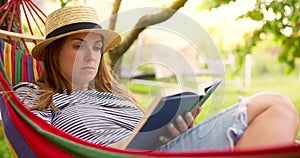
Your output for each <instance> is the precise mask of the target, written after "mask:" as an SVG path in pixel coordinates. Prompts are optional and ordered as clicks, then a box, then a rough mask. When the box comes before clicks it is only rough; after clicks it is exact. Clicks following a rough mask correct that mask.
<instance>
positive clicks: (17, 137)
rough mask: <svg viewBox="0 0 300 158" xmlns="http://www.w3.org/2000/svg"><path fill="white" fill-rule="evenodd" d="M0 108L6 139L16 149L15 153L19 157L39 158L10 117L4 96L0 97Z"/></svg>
mask: <svg viewBox="0 0 300 158" xmlns="http://www.w3.org/2000/svg"><path fill="white" fill-rule="evenodd" d="M0 108H1V109H2V110H1V114H2V122H3V124H4V125H5V126H4V132H5V135H6V138H7V139H8V140H9V142H10V144H11V145H12V147H13V148H14V151H15V152H16V154H17V155H18V156H19V157H23V156H24V157H25V156H28V157H37V156H36V155H35V154H34V152H33V151H32V150H31V149H30V148H29V146H28V144H27V143H26V142H25V140H24V138H23V137H22V135H21V134H20V132H19V131H18V130H17V127H16V126H15V125H14V123H13V122H12V120H11V119H10V116H9V114H8V111H7V108H6V107H5V102H4V99H3V96H1V95H0Z"/></svg>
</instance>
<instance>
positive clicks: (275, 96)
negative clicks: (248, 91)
mask: <svg viewBox="0 0 300 158" xmlns="http://www.w3.org/2000/svg"><path fill="white" fill-rule="evenodd" d="M268 109H272V111H273V112H274V115H278V116H279V115H280V116H284V117H285V119H287V120H290V121H293V122H295V125H297V126H298V124H299V119H298V113H297V110H296V108H295V106H294V104H293V102H292V101H291V100H290V99H289V98H288V97H287V96H285V95H283V94H280V93H276V92H260V93H257V94H255V95H253V96H251V97H250V98H249V103H248V115H249V116H248V119H249V120H250V121H251V120H252V119H254V118H255V117H256V116H258V115H259V114H261V113H263V112H264V111H265V110H268ZM249 117H250V118H249Z"/></svg>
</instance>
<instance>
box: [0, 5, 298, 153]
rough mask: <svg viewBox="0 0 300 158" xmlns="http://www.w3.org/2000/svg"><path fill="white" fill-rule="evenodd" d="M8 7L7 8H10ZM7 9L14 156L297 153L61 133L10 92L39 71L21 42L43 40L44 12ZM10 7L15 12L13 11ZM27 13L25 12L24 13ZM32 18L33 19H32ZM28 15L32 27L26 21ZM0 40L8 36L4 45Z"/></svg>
mask: <svg viewBox="0 0 300 158" xmlns="http://www.w3.org/2000/svg"><path fill="white" fill-rule="evenodd" d="M11 9H12V10H11ZM10 10H11V13H12V14H11V17H10V18H9V24H8V29H7V30H6V31H4V30H0V58H1V59H0V72H1V73H0V90H1V92H2V94H0V109H1V110H0V111H1V116H2V119H3V120H2V122H3V127H4V131H5V135H6V137H7V139H8V142H9V146H10V147H11V151H12V154H13V156H14V157H18V156H19V157H91V158H92V157H119V158H127V157H128V158H129V157H235V156H236V157H252V156H253V157H256V156H261V157H262V156H300V147H297V146H287V147H281V148H271V149H261V150H241V151H234V152H230V151H193V152H191V151H189V152H148V151H134V150H119V149H114V148H110V147H105V146H102V145H97V144H92V143H89V142H86V141H83V140H81V139H79V138H76V137H74V136H72V135H70V134H68V133H65V132H63V131H61V130H59V129H57V128H56V127H54V126H52V125H51V124H48V123H47V122H46V121H44V120H42V119H41V118H40V117H38V116H37V115H35V114H33V113H32V112H31V111H30V110H29V109H27V108H26V107H25V105H24V104H23V103H22V102H21V101H20V100H19V99H18V98H17V97H16V95H14V93H12V87H13V86H14V85H15V84H17V83H19V82H21V81H29V82H30V81H33V80H35V79H37V78H38V77H39V76H40V75H41V74H42V63H41V62H39V61H37V60H35V59H33V58H32V56H31V54H30V51H29V49H28V47H27V45H26V42H33V43H34V44H36V43H37V42H38V41H39V40H42V39H43V38H40V37H38V35H35V34H34V28H33V27H34V26H35V25H36V28H37V30H38V31H39V35H40V36H43V32H42V31H41V27H40V26H39V21H40V22H41V23H42V24H45V22H44V20H43V19H44V18H45V17H46V15H45V14H44V13H43V12H42V11H41V10H40V9H39V8H38V7H37V6H36V5H35V4H34V3H33V2H32V0H10V1H8V2H7V3H5V4H4V5H3V6H1V7H0V13H3V16H2V17H1V19H0V25H1V24H2V23H3V21H4V19H5V17H6V16H7V15H8V12H9V11H10ZM15 10H16V11H15ZM22 13H23V14H24V15H25V19H26V22H27V26H28V28H29V32H30V34H31V35H30V36H28V35H26V36H25V35H24V32H23V31H24V29H23V28H22V26H23V25H22V17H21V15H23V14H22ZM27 13H29V14H27ZM14 14H17V18H18V22H19V24H20V27H21V28H20V32H18V33H13V32H11V28H12V21H13V18H14ZM35 16H36V17H38V18H35ZM30 19H32V20H33V21H34V23H35V25H31V24H30ZM1 38H6V39H8V40H9V41H10V42H11V43H10V44H8V43H7V42H5V41H4V40H1ZM14 41H22V43H23V45H24V46H25V48H26V51H27V52H22V51H21V50H20V49H18V48H17V46H16V44H15V42H14Z"/></svg>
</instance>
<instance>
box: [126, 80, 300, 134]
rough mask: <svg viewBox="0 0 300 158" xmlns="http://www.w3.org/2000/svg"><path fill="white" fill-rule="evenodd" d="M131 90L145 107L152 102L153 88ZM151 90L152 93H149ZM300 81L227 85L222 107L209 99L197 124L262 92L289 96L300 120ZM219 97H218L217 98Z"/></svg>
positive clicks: (132, 86) (197, 119) (139, 86)
mask: <svg viewBox="0 0 300 158" xmlns="http://www.w3.org/2000/svg"><path fill="white" fill-rule="evenodd" d="M129 89H130V90H132V91H133V92H136V94H137V95H136V97H137V99H138V100H139V101H140V102H141V104H143V105H148V104H149V103H150V102H151V98H152V95H153V89H155V88H153V86H150V87H149V86H148V87H147V86H145V85H129ZM149 89H150V92H149ZM299 89H300V81H299V80H298V79H297V78H295V77H287V76H283V77H272V76H265V77H260V78H253V79H252V82H251V86H250V87H249V88H246V87H244V88H242V89H240V88H238V86H235V85H229V84H228V85H226V86H225V93H224V95H220V96H221V99H222V101H224V103H223V102H220V103H223V104H222V105H213V104H212V103H216V102H217V103H218V101H216V98H214V96H212V97H211V98H213V99H214V100H213V101H212V99H209V100H208V101H207V102H206V103H205V104H204V105H203V107H202V112H201V113H200V115H199V116H198V117H197V118H196V121H195V123H199V122H201V121H202V120H204V119H206V118H207V117H209V116H211V115H213V114H215V113H217V112H218V111H220V110H221V109H223V108H226V107H228V106H231V105H233V104H235V103H237V100H238V98H239V96H244V97H246V96H250V95H252V94H254V93H257V92H261V91H275V92H280V93H282V94H284V95H287V96H288V97H289V98H290V99H291V100H292V101H293V103H294V104H295V106H296V108H297V110H298V114H299V118H300V95H299ZM217 97H218V96H217ZM297 139H300V130H299V131H298V134H297Z"/></svg>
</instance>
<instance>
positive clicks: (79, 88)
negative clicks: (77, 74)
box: [72, 84, 89, 91]
mask: <svg viewBox="0 0 300 158" xmlns="http://www.w3.org/2000/svg"><path fill="white" fill-rule="evenodd" d="M88 87H89V86H88V84H86V85H74V84H72V89H73V90H80V91H85V90H88V89H89V88H88Z"/></svg>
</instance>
